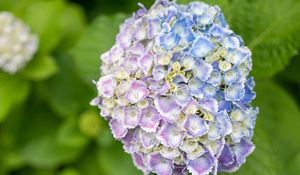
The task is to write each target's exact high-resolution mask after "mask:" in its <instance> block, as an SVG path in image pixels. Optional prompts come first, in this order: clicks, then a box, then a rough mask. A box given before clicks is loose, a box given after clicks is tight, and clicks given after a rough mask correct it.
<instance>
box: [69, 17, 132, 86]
mask: <svg viewBox="0 0 300 175" xmlns="http://www.w3.org/2000/svg"><path fill="white" fill-rule="evenodd" d="M126 17H127V15H124V14H117V15H114V16H100V17H98V18H96V19H95V20H94V21H93V23H92V24H91V26H90V27H89V28H88V30H87V32H86V33H85V35H83V36H82V38H81V39H80V41H79V42H78V44H77V45H76V46H75V47H74V48H73V49H72V50H71V54H72V55H73V56H74V60H75V63H76V66H77V68H78V71H79V74H80V76H81V77H82V78H83V79H84V80H86V81H88V82H91V80H93V79H94V80H95V79H98V76H99V67H100V59H99V56H100V55H101V54H102V53H104V52H105V51H107V50H108V49H109V48H110V47H111V46H112V45H113V44H114V43H115V36H116V34H117V32H118V31H119V25H120V23H121V22H122V21H123V20H124V19H125V18H126Z"/></svg>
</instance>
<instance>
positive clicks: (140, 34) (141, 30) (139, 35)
mask: <svg viewBox="0 0 300 175" xmlns="http://www.w3.org/2000/svg"><path fill="white" fill-rule="evenodd" d="M133 37H134V38H135V39H136V40H138V41H140V40H143V39H145V38H146V37H147V27H146V26H145V25H144V24H143V22H139V23H138V25H137V28H136V30H135V32H134V33H133Z"/></svg>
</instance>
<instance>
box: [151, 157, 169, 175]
mask: <svg viewBox="0 0 300 175" xmlns="http://www.w3.org/2000/svg"><path fill="white" fill-rule="evenodd" d="M148 160H149V165H150V168H151V170H152V171H153V172H154V173H156V174H158V175H172V171H173V170H172V169H173V165H172V161H171V160H168V159H165V158H163V157H162V156H161V155H160V154H159V153H154V154H150V155H148Z"/></svg>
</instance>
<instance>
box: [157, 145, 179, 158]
mask: <svg viewBox="0 0 300 175" xmlns="http://www.w3.org/2000/svg"><path fill="white" fill-rule="evenodd" d="M160 154H161V155H162V156H163V157H164V158H166V159H174V158H175V157H178V156H180V151H179V149H178V148H169V147H163V148H162V149H161V150H160Z"/></svg>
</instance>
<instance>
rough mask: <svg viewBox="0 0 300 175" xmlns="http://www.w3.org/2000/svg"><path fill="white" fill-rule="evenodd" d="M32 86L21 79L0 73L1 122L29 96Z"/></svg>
mask: <svg viewBox="0 0 300 175" xmlns="http://www.w3.org/2000/svg"><path fill="white" fill-rule="evenodd" d="M29 90H30V84H29V83H28V82H26V81H24V80H23V79H21V78H20V77H18V76H16V77H11V76H9V75H6V74H4V73H1V72H0V104H1V105H0V122H1V121H2V120H4V119H5V117H6V116H7V114H8V113H9V112H10V110H11V109H12V108H14V107H15V106H16V105H19V104H20V103H22V102H23V101H24V100H25V98H26V97H27V95H28V92H29Z"/></svg>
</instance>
